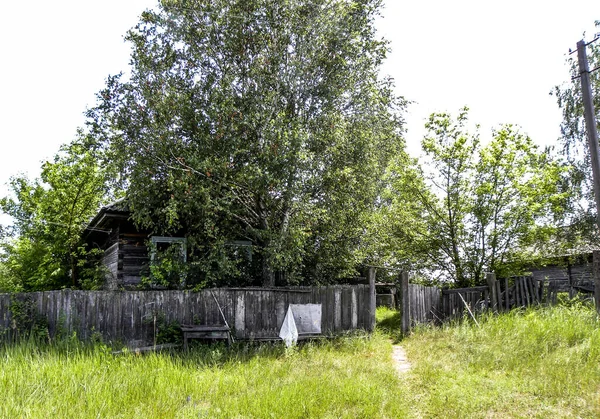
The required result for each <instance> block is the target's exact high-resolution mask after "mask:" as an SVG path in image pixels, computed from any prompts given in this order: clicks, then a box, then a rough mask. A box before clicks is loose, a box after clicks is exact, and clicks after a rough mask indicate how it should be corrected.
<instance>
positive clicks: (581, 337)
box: [402, 305, 600, 418]
mask: <svg viewBox="0 0 600 419" xmlns="http://www.w3.org/2000/svg"><path fill="white" fill-rule="evenodd" d="M479 321H480V324H481V327H477V326H476V325H474V324H473V322H470V321H464V322H462V323H455V324H452V325H449V326H445V327H442V328H437V329H436V328H422V329H420V330H417V331H416V332H415V333H414V334H412V335H411V336H410V337H409V338H407V339H405V340H404V341H403V342H402V345H403V346H404V347H405V349H406V350H407V353H408V357H409V359H410V360H411V362H412V363H413V369H412V370H411V371H410V373H409V374H408V376H407V381H408V382H407V384H408V395H409V397H410V400H411V401H410V403H411V405H412V406H413V407H414V408H413V410H412V412H411V414H412V415H414V416H421V417H465V418H477V417H481V418H494V417H497V418H507V417H539V418H550V417H551V418H559V417H565V418H567V417H584V418H597V417H600V329H599V326H600V323H599V321H598V318H597V316H596V314H595V311H594V309H593V308H591V307H584V306H581V305H574V306H572V307H554V308H538V309H530V310H527V311H515V312H512V313H509V314H503V315H500V316H491V315H490V316H483V317H482V318H480V319H479Z"/></svg>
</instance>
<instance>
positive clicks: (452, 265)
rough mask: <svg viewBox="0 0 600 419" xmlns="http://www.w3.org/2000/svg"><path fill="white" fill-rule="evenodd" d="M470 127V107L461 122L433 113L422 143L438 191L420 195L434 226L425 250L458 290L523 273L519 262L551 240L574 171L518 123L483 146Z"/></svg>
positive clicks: (430, 180)
mask: <svg viewBox="0 0 600 419" xmlns="http://www.w3.org/2000/svg"><path fill="white" fill-rule="evenodd" d="M467 127H468V118H467V110H466V109H462V110H461V112H460V113H459V115H458V117H457V118H456V119H454V118H452V116H450V115H448V114H433V115H431V117H430V119H429V121H428V123H427V124H426V128H427V130H428V133H427V135H426V136H425V138H424V139H423V142H422V146H423V151H424V155H425V159H424V161H423V162H422V164H423V165H424V167H426V168H427V170H426V177H427V181H428V184H429V186H430V188H431V189H430V193H419V194H418V195H417V197H418V198H419V200H420V201H421V205H422V207H423V209H424V214H423V215H424V218H425V220H426V224H427V227H426V229H425V230H423V234H424V236H425V237H424V238H422V240H423V241H424V242H425V243H426V246H422V247H421V248H422V249H425V251H426V253H425V254H427V257H428V258H429V259H430V261H432V262H433V265H432V267H433V269H434V271H438V272H439V273H441V274H442V277H444V278H445V279H446V280H450V281H453V282H454V283H455V284H456V285H457V286H471V285H475V284H480V283H482V282H483V281H484V273H485V272H486V271H492V272H496V273H497V274H498V275H501V276H504V275H509V274H514V273H518V268H519V262H520V261H521V260H522V259H523V258H525V259H527V258H528V257H531V255H532V254H535V251H536V246H539V244H540V243H547V242H548V239H549V238H550V237H551V235H552V233H553V232H554V231H555V228H556V226H557V221H558V220H559V219H560V217H562V215H563V214H564V205H565V201H566V199H567V198H568V192H566V191H564V190H563V189H562V188H561V186H562V184H563V177H564V175H565V170H566V169H565V167H564V166H563V165H562V164H560V163H559V162H557V161H554V160H553V159H552V158H551V156H550V154H549V150H544V151H540V150H538V147H537V146H536V145H535V144H534V143H533V142H532V140H531V139H530V138H529V137H527V136H526V135H523V134H521V133H520V132H519V131H518V130H516V129H515V128H514V127H513V126H510V125H504V126H501V127H500V128H499V129H497V130H494V131H493V132H492V138H491V141H489V143H487V144H486V145H481V143H480V141H479V134H478V133H477V132H475V133H470V132H469V131H468V129H467ZM414 189H415V190H417V191H418V190H419V189H417V188H414ZM555 217H557V218H555Z"/></svg>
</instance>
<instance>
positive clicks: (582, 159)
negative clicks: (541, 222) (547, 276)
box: [552, 22, 600, 249]
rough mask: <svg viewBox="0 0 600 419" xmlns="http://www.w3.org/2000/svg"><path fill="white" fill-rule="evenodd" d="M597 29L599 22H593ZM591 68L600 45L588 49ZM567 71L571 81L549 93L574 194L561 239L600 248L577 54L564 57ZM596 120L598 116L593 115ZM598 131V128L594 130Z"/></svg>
mask: <svg viewBox="0 0 600 419" xmlns="http://www.w3.org/2000/svg"><path fill="white" fill-rule="evenodd" d="M596 26H597V27H598V28H600V22H596ZM587 55H588V61H589V67H590V69H597V68H598V67H600V42H595V43H591V44H589V45H588V46H587ZM566 61H567V65H568V66H569V69H570V75H571V77H572V78H571V81H570V82H568V83H564V84H562V85H560V86H556V87H555V88H554V89H553V91H552V94H553V95H554V96H555V97H556V100H557V103H558V106H559V107H560V108H561V110H562V114H563V121H562V123H561V137H560V142H561V144H562V153H563V155H564V157H565V159H566V160H567V161H568V162H569V163H570V164H571V166H572V167H573V171H572V175H571V177H570V182H571V190H572V191H573V195H572V198H571V201H570V209H569V217H568V224H569V225H568V228H565V229H563V231H562V234H561V236H560V237H561V239H562V240H563V241H564V242H565V243H569V244H570V246H571V248H572V249H576V248H578V247H580V246H584V247H588V246H590V245H593V246H598V245H600V234H599V233H598V227H597V223H596V205H595V201H594V195H593V186H592V179H593V177H592V168H591V165H590V153H589V150H588V140H587V129H586V125H585V120H584V110H583V99H582V94H581V80H580V78H579V77H578V76H579V66H578V62H577V54H576V53H573V54H569V55H567V58H566ZM590 83H591V86H592V91H593V99H594V107H595V109H596V114H597V113H598V112H599V110H600V71H597V70H596V71H592V72H591V73H590ZM596 121H597V122H598V117H597V115H596ZM597 128H598V129H599V130H600V125H598V127H597Z"/></svg>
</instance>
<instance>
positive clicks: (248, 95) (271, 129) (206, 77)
mask: <svg viewBox="0 0 600 419" xmlns="http://www.w3.org/2000/svg"><path fill="white" fill-rule="evenodd" d="M380 6H381V2H380V1H379V0H356V1H349V0H334V1H329V0H328V1H325V0H283V1H272V0H244V1H241V0H238V1H235V0H216V1H211V2H206V1H194V0H188V1H186V0H181V1H162V2H161V3H160V7H159V10H158V11H147V12H144V13H143V14H142V17H141V21H140V23H139V24H138V25H137V26H136V27H135V28H134V29H132V30H131V31H129V33H128V34H127V37H126V39H127V40H128V41H129V42H131V44H132V48H133V52H132V57H131V69H130V70H131V76H130V77H129V78H125V77H124V76H122V75H117V76H113V77H110V78H109V79H108V81H107V86H106V89H105V90H103V91H102V92H100V94H99V95H98V97H99V103H98V106H97V107H95V108H94V109H92V110H90V112H89V117H90V126H91V128H92V132H93V133H94V134H95V135H96V137H97V139H98V140H99V141H100V142H101V143H102V144H104V145H105V146H106V147H108V148H109V149H110V150H111V153H112V155H113V156H114V157H115V161H116V162H118V164H120V167H121V168H122V171H123V173H125V174H126V176H127V178H128V182H129V183H128V199H129V200H130V204H131V208H132V210H133V219H134V220H135V221H136V222H137V223H138V224H139V225H141V226H144V227H149V228H152V229H154V230H155V231H160V232H161V234H165V233H175V232H178V231H186V232H187V234H188V243H189V244H190V247H191V248H192V253H193V254H194V256H195V258H196V263H197V265H199V266H203V269H204V271H205V274H206V275H217V277H218V276H219V275H221V274H226V273H227V272H226V271H231V269H232V268H231V263H230V260H229V259H227V257H225V259H223V257H224V256H223V255H224V254H225V253H223V251H222V249H223V246H226V245H227V244H228V243H231V242H232V241H235V240H240V239H245V240H250V241H251V242H252V243H253V249H254V252H255V255H256V257H257V258H259V259H260V260H261V267H260V276H261V278H262V283H263V284H264V285H273V284H274V282H275V277H276V273H279V274H280V277H281V278H284V277H285V281H286V282H294V281H296V280H297V279H298V276H299V275H304V276H305V277H306V276H308V277H311V278H313V280H322V279H323V278H324V277H327V276H329V277H331V276H334V277H336V276H343V275H345V274H348V273H349V272H352V271H353V270H354V266H355V264H356V259H357V254H358V253H357V252H358V249H359V248H360V243H361V236H362V235H363V234H364V232H365V231H364V230H365V227H364V224H363V223H364V221H365V219H366V214H368V213H369V212H370V211H372V209H373V208H374V206H375V204H376V200H377V197H378V195H379V192H380V190H381V186H382V184H381V179H382V177H383V173H384V172H385V169H386V166H387V164H388V161H389V160H390V158H391V157H392V156H395V155H397V154H400V153H404V143H403V140H402V137H401V127H402V120H401V117H400V112H401V111H402V110H403V109H404V101H403V100H402V99H400V98H397V97H395V96H394V95H393V93H392V84H391V81H390V80H387V79H385V80H382V79H380V78H378V71H379V66H380V64H381V62H382V60H383V59H384V57H385V55H386V52H387V44H386V42H385V41H383V40H381V39H378V38H377V36H376V31H375V28H374V24H373V21H374V18H375V17H376V16H377V15H378V13H379V9H380Z"/></svg>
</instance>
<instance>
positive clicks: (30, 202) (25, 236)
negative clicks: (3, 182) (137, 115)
mask: <svg viewBox="0 0 600 419" xmlns="http://www.w3.org/2000/svg"><path fill="white" fill-rule="evenodd" d="M110 178H111V176H109V173H108V171H107V170H105V169H103V168H102V167H101V166H99V159H98V155H97V154H95V153H93V152H91V151H90V150H89V149H88V147H87V145H86V139H85V136H83V134H81V136H80V137H79V138H78V140H76V141H74V142H72V143H70V144H68V145H64V146H62V147H61V149H60V151H59V153H57V154H56V156H55V157H54V160H53V161H52V162H49V161H47V162H45V163H44V164H43V165H42V172H41V175H40V179H36V180H33V181H31V180H29V179H28V178H27V177H26V176H17V177H13V178H12V179H11V182H10V186H11V189H12V195H13V196H12V197H5V198H3V199H1V200H0V209H1V210H2V211H3V212H5V213H7V214H9V215H11V216H12V217H13V219H14V226H13V230H14V232H13V235H12V238H5V239H4V240H3V243H2V247H3V250H4V252H3V253H4V256H3V266H4V267H3V272H2V275H3V276H4V280H3V283H5V284H6V283H10V284H12V285H13V287H12V288H14V289H21V290H24V291H38V290H45V289H56V288H60V287H64V286H75V287H77V286H80V280H81V278H79V277H78V272H79V271H80V270H82V269H81V268H82V266H81V263H82V261H84V260H85V258H86V256H87V255H88V254H89V249H85V248H84V247H83V245H82V243H81V233H82V232H83V230H84V228H85V226H86V225H87V222H88V221H89V220H90V219H91V217H92V216H93V215H94V214H95V213H96V211H98V209H99V208H100V204H101V203H102V202H103V200H104V199H105V197H106V195H107V194H108V186H107V185H108V180H109V179H110Z"/></svg>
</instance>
